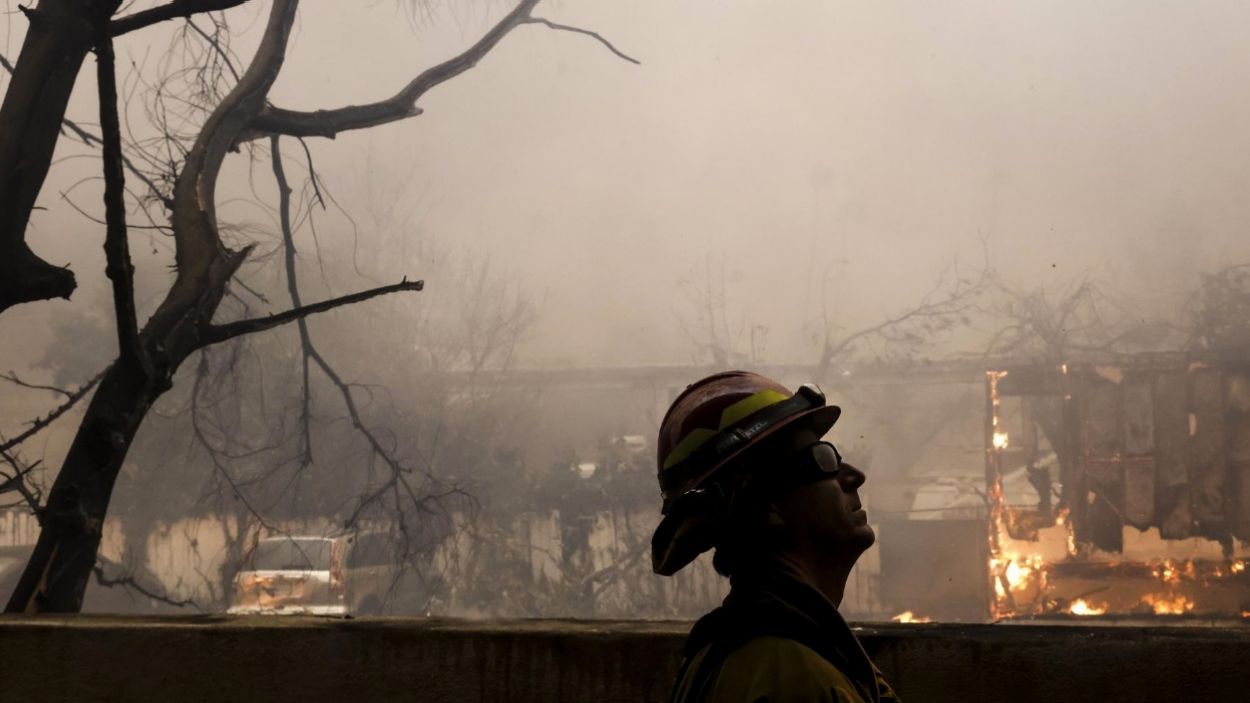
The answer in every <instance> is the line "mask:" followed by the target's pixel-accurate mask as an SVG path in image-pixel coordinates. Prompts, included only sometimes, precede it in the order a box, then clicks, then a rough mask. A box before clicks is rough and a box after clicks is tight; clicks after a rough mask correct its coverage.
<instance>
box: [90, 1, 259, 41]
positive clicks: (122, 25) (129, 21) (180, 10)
mask: <svg viewBox="0 0 1250 703" xmlns="http://www.w3.org/2000/svg"><path fill="white" fill-rule="evenodd" d="M245 2H247V0H170V2H168V3H166V4H164V5H158V6H157V7H153V8H150V9H147V10H142V11H140V12H136V13H134V14H130V15H126V16H125V17H119V18H117V19H115V20H113V21H112V22H110V23H109V33H110V34H111V35H113V36H114V37H119V36H121V35H123V34H126V33H127V32H133V31H135V30H136V29H143V28H144V27H150V26H152V25H154V24H157V23H158V22H164V21H166V20H172V19H178V18H179V17H188V18H189V17H191V16H192V15H195V14H198V13H201V12H215V11H217V10H228V9H230V8H232V7H238V6H239V5H242V4H243V3H245Z"/></svg>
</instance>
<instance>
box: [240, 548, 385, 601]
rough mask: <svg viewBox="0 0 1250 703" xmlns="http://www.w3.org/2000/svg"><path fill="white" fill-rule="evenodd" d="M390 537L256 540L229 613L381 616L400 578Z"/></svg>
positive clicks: (242, 571) (241, 573)
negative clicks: (393, 557)
mask: <svg viewBox="0 0 1250 703" xmlns="http://www.w3.org/2000/svg"><path fill="white" fill-rule="evenodd" d="M393 553H394V552H393V549H392V544H391V537H390V535H389V534H388V533H385V532H360V533H354V534H350V535H342V536H335V537H313V536H274V537H267V538H264V539H261V540H260V541H259V542H258V543H257V545H256V548H255V549H254V550H252V553H251V554H250V555H249V557H248V559H247V561H246V563H245V565H244V567H243V569H242V570H240V571H239V573H238V574H237V575H236V576H235V580H234V598H233V602H232V604H231V606H230V608H229V610H228V611H227V612H229V613H231V614H283V615H335V616H346V615H381V614H382V612H383V610H384V606H385V604H386V603H387V601H388V597H389V596H390V595H391V594H392V593H393V592H394V591H395V589H396V587H397V584H398V583H399V582H400V581H401V576H402V574H401V573H400V569H399V568H398V566H397V565H396V564H395V563H394V560H393V559H392V555H393Z"/></svg>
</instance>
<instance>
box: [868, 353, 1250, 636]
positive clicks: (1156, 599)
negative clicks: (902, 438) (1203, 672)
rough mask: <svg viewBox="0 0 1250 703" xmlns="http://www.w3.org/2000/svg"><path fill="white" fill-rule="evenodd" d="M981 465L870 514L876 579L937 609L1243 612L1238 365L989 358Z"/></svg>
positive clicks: (1247, 558) (1241, 379)
mask: <svg viewBox="0 0 1250 703" xmlns="http://www.w3.org/2000/svg"><path fill="white" fill-rule="evenodd" d="M983 378H984V381H983V383H984V395H985V399H984V403H985V405H984V407H985V412H984V415H983V418H984V425H983V428H982V431H983V437H982V442H983V451H984V462H985V469H984V481H983V482H982V481H981V480H980V479H977V480H976V481H972V480H969V479H968V478H967V477H963V478H959V479H955V478H941V479H937V480H934V481H931V482H930V483H928V484H926V485H925V486H923V487H922V488H920V489H919V490H918V491H917V492H916V495H915V499H914V501H913V503H912V504H911V506H910V507H909V510H908V511H907V514H906V517H905V518H902V519H893V520H886V521H884V522H883V524H882V525H881V526H880V532H881V534H882V539H881V587H880V588H881V593H882V599H883V601H884V602H885V603H886V604H887V607H893V608H894V609H895V612H902V611H912V612H913V613H914V614H918V615H922V616H931V617H934V618H935V619H951V620H962V621H983V620H1000V619H1027V618H1087V617H1095V616H1102V617H1104V618H1136V617H1141V616H1151V617H1153V616H1170V617H1191V618H1226V617H1235V618H1241V617H1250V569H1248V568H1247V567H1248V566H1250V549H1248V548H1247V546H1246V541H1247V540H1250V364H1246V363H1232V362H1228V361H1223V360H1218V359H1214V358H1212V359H1203V358H1197V357H1194V356H1192V355H1186V354H1183V353H1151V354H1131V355H1114V356H1112V355H1108V356H1105V357H1100V358H1088V357H1087V358H1083V359H1079V360H1068V361H1067V362H1057V363H1054V364H1029V365H1023V364H1022V365H1012V364H1000V365H996V368H992V369H991V370H989V371H986V372H983Z"/></svg>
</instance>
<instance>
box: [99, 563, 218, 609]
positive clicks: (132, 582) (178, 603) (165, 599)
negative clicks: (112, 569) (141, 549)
mask: <svg viewBox="0 0 1250 703" xmlns="http://www.w3.org/2000/svg"><path fill="white" fill-rule="evenodd" d="M91 571H92V573H94V574H95V581H96V583H98V584H99V585H101V586H104V587H106V588H113V587H116V586H121V587H123V588H127V589H129V590H132V591H134V592H135V593H139V594H141V595H143V596H146V597H148V598H151V599H152V600H154V601H159V602H161V603H164V604H166V605H172V606H174V607H175V608H185V607H186V606H188V605H190V606H192V607H194V608H195V609H197V610H202V609H201V608H200V607H199V606H198V605H196V603H195V601H194V600H192V599H190V598H171V597H169V595H167V594H165V593H160V592H157V591H154V590H152V589H150V588H147V587H146V586H144V585H143V584H141V583H139V581H138V580H137V579H136V578H135V577H133V576H118V577H110V576H105V575H104V567H102V566H100V565H99V564H96V565H95V566H93V567H92V568H91Z"/></svg>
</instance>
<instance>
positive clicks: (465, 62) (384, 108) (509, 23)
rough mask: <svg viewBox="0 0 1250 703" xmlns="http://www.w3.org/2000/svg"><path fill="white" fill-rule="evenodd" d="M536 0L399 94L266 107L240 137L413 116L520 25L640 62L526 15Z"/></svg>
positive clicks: (330, 131)
mask: <svg viewBox="0 0 1250 703" xmlns="http://www.w3.org/2000/svg"><path fill="white" fill-rule="evenodd" d="M538 2H539V0H522V2H521V3H520V4H518V5H517V6H516V7H515V8H513V9H512V11H511V12H509V13H508V14H507V15H505V16H504V17H503V19H501V20H499V22H498V23H496V24H495V26H494V27H492V28H491V29H490V31H489V32H487V33H486V34H485V35H484V36H482V38H481V39H479V40H477V42H476V43H475V44H473V46H470V47H469V48H468V49H466V50H465V51H463V52H462V53H460V54H459V55H457V56H454V57H452V58H450V59H448V60H447V61H444V62H442V63H440V64H438V65H436V66H432V67H430V68H428V69H426V70H425V71H422V72H421V73H420V75H418V76H417V77H416V78H414V79H412V81H410V82H409V83H408V84H407V85H405V86H404V87H403V88H402V89H400V90H399V92H397V93H395V95H393V96H391V97H389V98H387V99H385V100H379V101H377V102H374V103H368V104H364V105H348V106H346V107H340V108H335V109H330V110H314V111H310V112H302V111H297V110H287V109H283V108H280V107H274V106H272V105H269V106H266V107H265V109H264V110H262V111H261V112H260V114H259V115H257V116H256V119H254V120H253V121H252V122H251V124H249V125H248V131H247V132H246V133H245V134H244V135H243V139H244V140H247V139H256V138H259V137H262V136H267V135H272V134H282V135H288V136H293V137H325V138H327V139H333V138H334V137H335V136H337V135H338V133H339V132H346V131H349V130H353V129H365V128H368V127H376V126H378V125H383V124H388V123H390V122H397V121H399V120H403V119H407V118H409V117H416V116H417V115H420V114H421V108H419V107H417V100H419V99H420V98H421V96H422V95H425V93H426V92H428V91H429V90H430V89H431V88H434V87H435V86H438V85H440V84H442V83H445V82H446V81H449V80H451V79H452V78H455V77H456V76H458V75H460V74H462V73H464V72H465V71H467V70H469V69H471V68H473V67H474V66H476V65H477V64H478V62H479V61H481V60H482V58H483V57H485V56H486V55H487V54H488V53H490V51H491V50H492V49H494V48H495V46H496V45H497V44H498V43H499V42H500V41H502V40H503V38H504V37H506V36H507V35H508V34H509V33H510V32H511V31H512V30H514V29H516V28H517V27H519V26H521V25H524V24H542V25H545V26H547V27H550V28H551V29H556V30H561V31H568V32H576V33H579V34H585V35H587V36H590V37H593V38H595V39H597V40H599V41H600V42H601V43H603V45H604V46H606V47H607V48H608V49H609V50H610V51H611V52H612V53H614V54H616V55H617V56H619V57H621V58H623V59H625V60H626V61H630V62H632V63H635V64H636V63H638V61H637V60H636V59H633V58H631V57H629V56H627V55H625V54H624V53H622V52H621V51H619V50H618V49H617V48H616V47H615V46H613V45H612V44H611V42H609V41H608V40H607V39H604V38H603V37H602V36H600V35H599V34H598V33H596V32H592V31H590V30H585V29H579V28H577V27H570V26H568V25H562V24H556V23H555V22H551V21H550V20H546V19H541V18H535V17H531V16H530V13H531V12H532V11H533V10H534V7H535V6H536V5H538Z"/></svg>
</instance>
